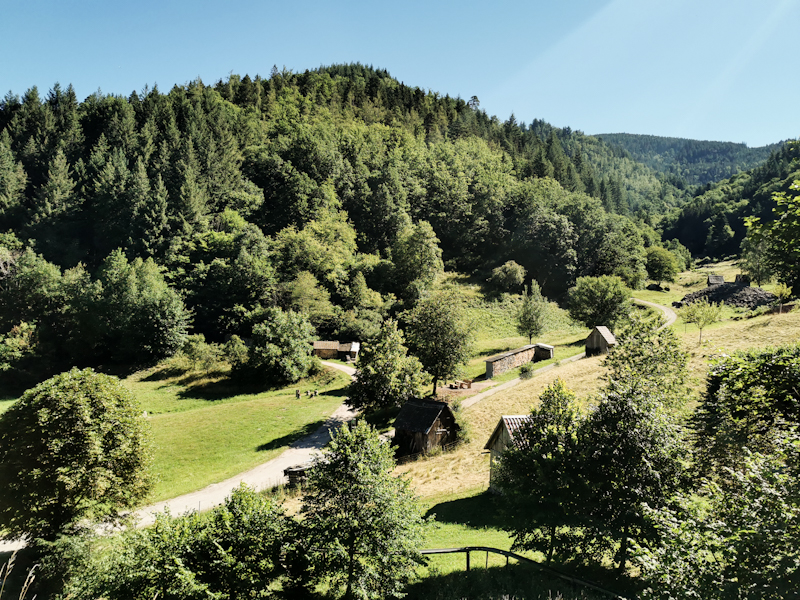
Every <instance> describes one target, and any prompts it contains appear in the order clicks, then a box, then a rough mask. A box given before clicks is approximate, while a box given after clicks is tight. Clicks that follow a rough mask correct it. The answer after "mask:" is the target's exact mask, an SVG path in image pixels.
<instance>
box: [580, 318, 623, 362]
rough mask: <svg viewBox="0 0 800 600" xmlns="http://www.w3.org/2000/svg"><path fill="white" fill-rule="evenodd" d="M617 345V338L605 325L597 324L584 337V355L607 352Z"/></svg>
mask: <svg viewBox="0 0 800 600" xmlns="http://www.w3.org/2000/svg"><path fill="white" fill-rule="evenodd" d="M616 345H617V338H615V337H614V334H613V333H611V331H610V330H609V329H608V327H606V326H605V325H598V326H597V327H595V328H594V329H592V333H590V334H589V337H587V338H586V356H594V355H595V354H608V351H609V350H610V349H611V348H613V347H614V346H616Z"/></svg>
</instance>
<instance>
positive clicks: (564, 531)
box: [497, 379, 585, 562]
mask: <svg viewBox="0 0 800 600" xmlns="http://www.w3.org/2000/svg"><path fill="white" fill-rule="evenodd" d="M579 425H580V420H579V413H578V410H577V406H576V397H575V394H574V393H573V392H571V391H570V390H568V389H567V387H566V385H565V384H564V382H563V381H562V380H561V379H557V380H556V381H555V382H554V383H553V384H552V385H550V386H548V388H547V389H546V390H545V391H544V393H543V394H542V395H541V396H540V397H539V406H537V407H536V408H534V409H533V410H532V411H531V414H530V418H529V420H528V421H527V422H526V423H524V424H523V425H522V426H521V427H520V428H519V429H518V430H517V431H515V432H514V443H513V444H512V445H511V446H510V447H509V448H507V449H506V451H505V452H504V453H503V455H502V458H501V462H500V469H499V474H498V479H497V485H498V487H499V488H501V489H502V490H503V500H504V504H505V505H506V510H507V515H508V520H507V525H506V529H508V530H509V531H510V532H512V533H513V535H514V544H513V548H514V549H521V550H534V551H538V552H543V553H544V554H545V556H546V557H547V562H550V561H551V560H552V558H553V556H558V557H559V558H562V559H564V558H568V557H569V556H571V555H572V554H574V552H575V550H576V539H577V538H576V532H577V530H576V529H575V528H577V527H580V526H581V525H583V521H584V519H583V518H582V515H584V510H583V509H584V506H583V502H582V498H585V490H584V487H583V476H582V474H581V473H580V468H581V461H580V460H579V459H578V456H579V446H578V428H579Z"/></svg>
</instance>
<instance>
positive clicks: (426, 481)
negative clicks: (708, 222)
mask: <svg viewBox="0 0 800 600" xmlns="http://www.w3.org/2000/svg"><path fill="white" fill-rule="evenodd" d="M684 329H685V331H684ZM676 332H677V333H678V337H679V339H680V340H681V343H682V346H683V349H684V350H685V351H686V352H687V353H688V354H689V377H690V381H689V383H690V386H691V387H692V389H693V391H694V393H695V395H696V396H698V395H699V394H700V393H701V392H702V389H703V388H704V386H705V377H706V373H707V372H708V367H709V363H710V361H711V360H713V359H714V358H715V357H717V356H719V355H721V354H723V353H731V352H735V351H737V350H744V349H747V348H764V347H768V346H776V345H782V344H788V343H796V342H798V341H799V340H800V311H796V312H792V313H788V314H783V315H763V316H760V317H755V318H752V319H742V320H731V319H728V320H725V321H723V322H721V323H718V324H716V325H714V326H713V327H711V328H707V329H705V330H704V331H703V344H702V345H699V344H698V337H699V336H698V331H697V328H696V327H694V326H684V325H679V326H676ZM602 360H603V359H602V358H601V357H593V358H587V359H582V360H579V361H577V362H573V363H565V364H562V365H559V366H558V367H556V368H555V369H553V370H551V371H548V372H546V373H543V374H542V375H539V376H537V377H535V378H533V379H531V380H528V381H523V382H521V383H520V384H519V385H517V386H515V387H513V388H511V389H509V390H506V391H503V392H498V393H497V394H495V395H493V396H490V397H489V398H487V399H486V400H484V401H482V402H479V403H478V404H475V405H473V406H471V407H469V408H466V409H464V416H465V419H466V421H467V423H468V424H469V428H470V433H471V440H470V442H469V443H467V444H465V445H463V446H461V447H459V448H457V449H456V450H455V451H453V452H450V453H446V454H439V455H436V456H432V457H429V458H426V459H424V460H420V461H417V462H412V463H408V464H405V465H402V466H400V467H398V469H397V472H398V473H405V474H407V475H408V476H409V477H410V478H411V480H412V483H413V486H414V488H415V490H416V492H417V494H419V495H420V496H421V497H423V498H428V497H436V496H439V495H441V494H456V493H462V492H464V491H466V490H475V491H477V490H481V489H485V488H486V487H487V486H488V482H489V457H488V454H485V453H484V451H483V446H484V444H485V443H486V441H487V440H488V439H489V436H490V435H491V433H492V431H493V430H494V427H495V426H496V425H497V422H498V420H499V419H500V416H501V415H514V414H527V413H529V412H530V410H531V407H532V406H533V405H535V403H536V402H537V401H538V398H539V395H540V394H541V393H542V391H544V389H545V388H546V387H547V386H548V385H549V384H551V383H552V382H553V381H554V380H555V379H556V378H557V377H560V378H561V379H563V380H564V381H565V382H566V384H567V386H568V387H569V388H570V389H572V390H573V391H574V392H575V393H576V394H577V395H578V397H579V398H580V399H581V401H582V403H583V405H584V407H588V406H589V405H590V403H591V402H592V399H593V398H594V397H595V396H596V394H597V392H598V390H599V388H600V387H601V386H602V384H603V379H602V378H603V375H604V373H605V369H604V368H603V366H602Z"/></svg>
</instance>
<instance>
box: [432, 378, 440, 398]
mask: <svg viewBox="0 0 800 600" xmlns="http://www.w3.org/2000/svg"><path fill="white" fill-rule="evenodd" d="M438 382H439V380H438V378H436V377H434V378H433V397H434V398H436V384H437V383H438Z"/></svg>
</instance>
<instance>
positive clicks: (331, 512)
mask: <svg viewBox="0 0 800 600" xmlns="http://www.w3.org/2000/svg"><path fill="white" fill-rule="evenodd" d="M393 468H394V459H393V456H392V450H391V447H390V446H389V445H388V444H387V443H385V442H384V441H382V440H381V439H380V438H379V437H378V435H377V434H376V433H375V432H374V431H373V430H372V429H371V427H370V426H369V425H368V424H367V423H366V422H365V421H363V420H359V421H358V422H357V423H355V424H354V425H352V426H350V425H347V424H346V425H344V426H343V427H342V428H341V429H339V431H338V433H336V434H335V435H334V436H333V439H332V440H331V443H330V445H329V446H328V447H327V448H326V449H325V451H324V452H323V456H322V458H321V459H320V460H319V461H318V462H317V463H316V464H315V466H314V467H313V468H312V469H311V471H310V472H309V476H308V482H307V493H306V494H305V496H304V497H303V507H302V514H303V517H304V518H303V521H302V525H303V528H304V530H305V536H306V540H307V542H306V544H307V545H306V551H307V552H308V557H309V560H310V563H311V565H312V566H313V569H314V573H315V574H316V575H317V576H318V577H327V578H329V581H330V584H331V585H332V586H333V588H334V589H337V590H341V589H342V588H344V595H343V597H344V598H347V599H351V598H363V599H367V598H376V599H377V598H387V597H390V596H394V595H396V594H397V593H399V592H400V591H401V590H402V586H403V585H404V584H405V583H406V582H407V581H408V580H409V578H410V576H411V575H412V573H413V571H414V569H415V567H416V566H417V565H419V564H421V562H422V556H421V555H420V554H419V545H420V543H421V542H422V532H423V525H424V521H423V519H422V514H421V512H420V509H419V507H418V505H417V504H416V499H415V497H414V496H413V494H412V493H411V490H410V489H409V485H408V481H407V480H404V479H401V478H396V477H394V476H393V475H392V469H393Z"/></svg>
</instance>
